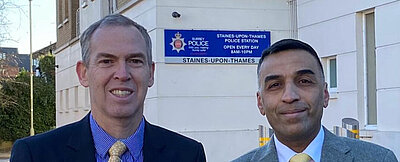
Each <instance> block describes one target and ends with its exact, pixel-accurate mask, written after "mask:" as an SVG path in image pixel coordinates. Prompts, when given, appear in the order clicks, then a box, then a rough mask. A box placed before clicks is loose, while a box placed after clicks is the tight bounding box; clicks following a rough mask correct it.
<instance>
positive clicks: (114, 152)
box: [108, 141, 126, 162]
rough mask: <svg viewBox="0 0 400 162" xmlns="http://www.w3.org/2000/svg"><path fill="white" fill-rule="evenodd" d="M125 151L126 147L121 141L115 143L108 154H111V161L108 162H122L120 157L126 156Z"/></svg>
mask: <svg viewBox="0 0 400 162" xmlns="http://www.w3.org/2000/svg"><path fill="white" fill-rule="evenodd" d="M125 151H126V146H125V144H124V143H122V142H121V141H117V142H115V143H114V144H113V145H112V146H111V148H110V149H109V150H108V153H109V154H110V159H108V162H120V161H121V158H120V156H121V155H122V154H124V152H125Z"/></svg>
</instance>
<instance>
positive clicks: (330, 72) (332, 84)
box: [322, 56, 337, 98]
mask: <svg viewBox="0 0 400 162" xmlns="http://www.w3.org/2000/svg"><path fill="white" fill-rule="evenodd" d="M322 62H323V64H324V68H325V79H326V83H328V91H329V93H331V96H330V97H331V98H336V95H335V93H337V61H336V56H330V57H325V58H322Z"/></svg>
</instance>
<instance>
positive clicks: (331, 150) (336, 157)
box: [321, 127, 353, 162]
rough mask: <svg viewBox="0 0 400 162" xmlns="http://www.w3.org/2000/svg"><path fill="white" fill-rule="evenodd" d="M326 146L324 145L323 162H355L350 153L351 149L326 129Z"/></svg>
mask: <svg viewBox="0 0 400 162" xmlns="http://www.w3.org/2000/svg"><path fill="white" fill-rule="evenodd" d="M324 133H325V137H324V144H323V145H322V154H321V161H324V162H325V161H342V162H348V161H353V157H352V156H351V154H350V153H349V152H350V150H351V148H350V147H349V146H347V144H346V143H345V142H344V141H343V140H342V139H341V138H339V137H337V136H336V135H334V134H333V133H331V132H330V131H329V130H327V129H326V128H325V127H324Z"/></svg>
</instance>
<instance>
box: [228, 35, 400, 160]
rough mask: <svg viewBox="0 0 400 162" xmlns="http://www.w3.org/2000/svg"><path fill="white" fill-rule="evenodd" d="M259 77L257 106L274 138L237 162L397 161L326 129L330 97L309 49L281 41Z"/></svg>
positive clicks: (260, 67)
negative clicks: (324, 115)
mask: <svg viewBox="0 0 400 162" xmlns="http://www.w3.org/2000/svg"><path fill="white" fill-rule="evenodd" d="M257 74H258V85H259V90H258V92H257V105H258V108H259V111H260V113H261V114H262V115H263V116H264V115H265V116H266V117H267V120H268V122H269V124H270V125H271V126H272V128H273V129H274V131H275V133H274V135H273V137H272V138H271V141H269V142H268V144H266V145H265V146H263V147H260V148H257V149H255V150H253V151H250V152H249V153H247V154H245V155H243V156H241V157H239V158H238V159H236V160H234V161H235V162H247V161H251V162H257V161H273V162H288V161H290V162H309V161H315V162H320V161H323V162H325V161H340V162H353V161H360V162H364V161H382V162H383V161H385V162H396V161H397V159H396V157H395V155H394V154H393V152H392V151H390V150H388V149H386V148H383V147H381V146H378V145H375V144H372V143H368V142H364V141H361V140H355V139H349V138H343V137H337V136H335V135H334V134H332V133H331V132H329V131H328V130H327V129H325V128H324V127H323V126H322V125H321V118H322V113H323V108H326V107H327V106H328V101H329V93H328V90H327V83H326V82H325V79H324V72H323V68H322V65H321V62H320V61H319V58H318V55H317V53H316V52H315V50H314V49H313V48H312V47H311V46H310V45H308V44H306V43H304V42H301V41H299V40H293V39H284V40H281V41H278V42H276V43H275V44H273V45H272V46H271V47H269V48H268V49H267V50H265V51H264V52H263V53H262V56H261V59H260V62H259V64H258V68H257Z"/></svg>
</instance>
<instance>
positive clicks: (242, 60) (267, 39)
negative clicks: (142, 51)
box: [164, 29, 271, 64]
mask: <svg viewBox="0 0 400 162" xmlns="http://www.w3.org/2000/svg"><path fill="white" fill-rule="evenodd" d="M164 42H165V43H164V46H165V62H166V63H183V64H257V63H258V60H259V59H260V57H261V53H262V51H263V50H264V49H265V48H267V47H269V46H270V44H271V36H270V32H269V31H219V30H167V29H166V30H164Z"/></svg>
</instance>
